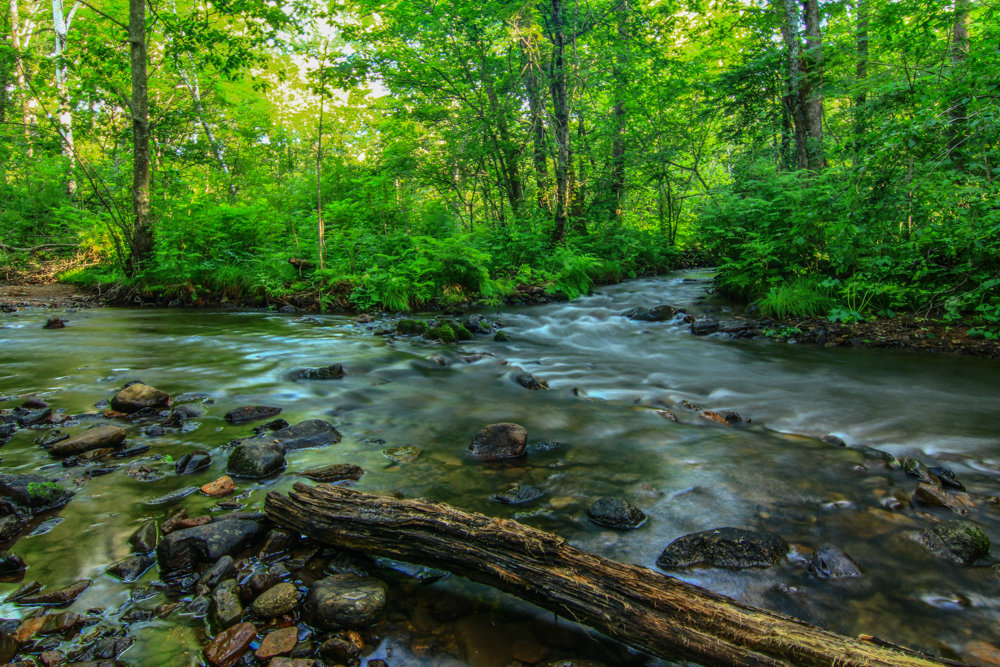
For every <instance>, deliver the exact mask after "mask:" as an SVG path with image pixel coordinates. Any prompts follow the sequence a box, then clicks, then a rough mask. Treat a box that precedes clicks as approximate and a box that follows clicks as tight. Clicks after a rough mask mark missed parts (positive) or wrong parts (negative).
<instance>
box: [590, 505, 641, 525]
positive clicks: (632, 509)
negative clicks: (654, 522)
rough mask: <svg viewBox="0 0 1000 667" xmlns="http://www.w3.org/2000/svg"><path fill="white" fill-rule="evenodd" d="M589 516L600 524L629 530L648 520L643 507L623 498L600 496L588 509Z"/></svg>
mask: <svg viewBox="0 0 1000 667" xmlns="http://www.w3.org/2000/svg"><path fill="white" fill-rule="evenodd" d="M587 517H588V518H589V519H590V520H591V521H593V522H594V523H596V524H597V525H599V526H606V527H608V528H618V529H620V530H628V529H631V528H638V527H639V526H641V525H642V524H644V523H645V522H646V515H645V514H644V513H643V511H642V510H641V509H639V508H638V507H636V506H634V505H632V504H631V503H629V502H627V501H625V500H622V499H621V498H598V499H597V500H595V501H594V502H593V504H591V506H590V507H589V508H588V509H587Z"/></svg>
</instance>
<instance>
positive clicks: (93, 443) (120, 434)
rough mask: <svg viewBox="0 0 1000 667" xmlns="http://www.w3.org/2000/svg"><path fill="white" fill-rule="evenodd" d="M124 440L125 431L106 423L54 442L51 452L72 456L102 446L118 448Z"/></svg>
mask: <svg viewBox="0 0 1000 667" xmlns="http://www.w3.org/2000/svg"><path fill="white" fill-rule="evenodd" d="M124 440H125V431H123V430H122V429H120V428H118V427H117V426H112V425H111V424H106V425H104V426H95V427H93V428H88V429H87V430H86V431H83V432H81V433H78V434H76V435H75V436H73V437H72V438H69V439H68V440H63V441H61V442H57V443H55V444H53V445H52V448H51V449H50V450H49V453H51V454H52V455H53V456H59V457H63V456H72V455H74V454H82V453H84V452H89V451H90V450H92V449H98V448H101V447H112V448H117V447H118V445H120V444H121V443H122V442H124Z"/></svg>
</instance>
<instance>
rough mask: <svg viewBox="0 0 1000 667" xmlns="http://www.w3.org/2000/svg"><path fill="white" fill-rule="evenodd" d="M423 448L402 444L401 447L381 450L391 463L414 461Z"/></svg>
mask: <svg viewBox="0 0 1000 667" xmlns="http://www.w3.org/2000/svg"><path fill="white" fill-rule="evenodd" d="M423 451H424V450H422V449H421V448H420V447H416V446H414V445H403V446H402V447H389V448H388V449H383V450H382V456H384V457H385V458H387V459H389V460H390V461H392V462H393V463H409V462H410V461H415V460H416V459H417V457H419V456H420V455H421V454H422V453H423Z"/></svg>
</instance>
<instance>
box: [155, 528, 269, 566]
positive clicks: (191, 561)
mask: <svg viewBox="0 0 1000 667" xmlns="http://www.w3.org/2000/svg"><path fill="white" fill-rule="evenodd" d="M263 531H264V528H263V526H261V524H260V523H258V522H257V521H250V520H245V519H220V520H218V521H213V522H212V523H206V524H204V525H202V526H195V527H193V528H184V529H183V530H176V531H174V532H172V533H170V534H169V535H167V536H166V537H164V538H163V539H162V540H160V544H159V546H157V547H156V558H157V560H158V561H159V563H160V569H161V570H164V571H169V570H189V569H191V568H192V567H194V565H195V564H197V563H214V562H215V561H217V560H219V558H220V557H222V556H223V555H225V554H230V555H232V554H233V553H235V552H237V551H239V550H240V549H242V548H243V547H245V546H247V545H248V544H250V542H252V541H253V540H254V539H255V538H256V537H257V536H259V535H260V534H261V533H262V532H263Z"/></svg>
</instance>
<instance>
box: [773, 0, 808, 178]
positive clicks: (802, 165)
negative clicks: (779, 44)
mask: <svg viewBox="0 0 1000 667" xmlns="http://www.w3.org/2000/svg"><path fill="white" fill-rule="evenodd" d="M780 11H781V14H782V20H781V37H782V40H783V41H784V42H785V51H786V54H785V62H786V64H787V66H788V92H787V94H786V95H785V100H786V102H785V106H786V107H787V108H788V112H789V115H790V116H791V117H792V129H793V130H794V136H795V158H796V163H797V164H798V167H799V169H808V168H809V152H808V149H807V146H808V143H809V139H808V134H807V132H806V125H807V121H806V117H805V108H804V104H803V100H804V99H805V97H804V96H805V95H806V93H807V91H806V84H805V82H804V81H803V79H802V42H801V39H800V35H799V6H798V4H797V1H796V0H783V4H782V8H781V10H780Z"/></svg>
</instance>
